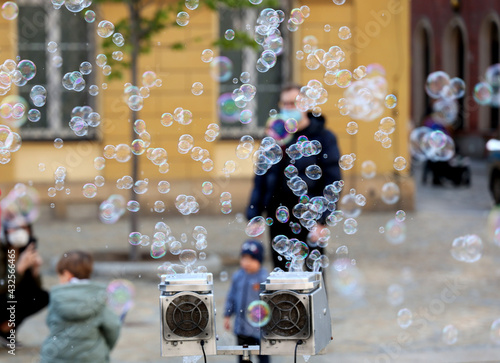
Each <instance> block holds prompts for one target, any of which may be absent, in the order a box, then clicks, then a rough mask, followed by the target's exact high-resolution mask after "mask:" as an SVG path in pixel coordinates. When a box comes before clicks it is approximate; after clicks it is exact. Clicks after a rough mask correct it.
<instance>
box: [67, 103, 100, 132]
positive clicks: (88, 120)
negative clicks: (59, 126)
mask: <svg viewBox="0 0 500 363" xmlns="http://www.w3.org/2000/svg"><path fill="white" fill-rule="evenodd" d="M100 124H101V115H100V114H99V113H97V112H95V111H94V110H93V109H92V107H90V106H76V107H74V108H73V109H72V110H71V119H70V121H69V127H70V129H71V130H73V132H74V133H75V135H76V136H86V135H87V134H88V130H89V127H97V126H99V125H100Z"/></svg>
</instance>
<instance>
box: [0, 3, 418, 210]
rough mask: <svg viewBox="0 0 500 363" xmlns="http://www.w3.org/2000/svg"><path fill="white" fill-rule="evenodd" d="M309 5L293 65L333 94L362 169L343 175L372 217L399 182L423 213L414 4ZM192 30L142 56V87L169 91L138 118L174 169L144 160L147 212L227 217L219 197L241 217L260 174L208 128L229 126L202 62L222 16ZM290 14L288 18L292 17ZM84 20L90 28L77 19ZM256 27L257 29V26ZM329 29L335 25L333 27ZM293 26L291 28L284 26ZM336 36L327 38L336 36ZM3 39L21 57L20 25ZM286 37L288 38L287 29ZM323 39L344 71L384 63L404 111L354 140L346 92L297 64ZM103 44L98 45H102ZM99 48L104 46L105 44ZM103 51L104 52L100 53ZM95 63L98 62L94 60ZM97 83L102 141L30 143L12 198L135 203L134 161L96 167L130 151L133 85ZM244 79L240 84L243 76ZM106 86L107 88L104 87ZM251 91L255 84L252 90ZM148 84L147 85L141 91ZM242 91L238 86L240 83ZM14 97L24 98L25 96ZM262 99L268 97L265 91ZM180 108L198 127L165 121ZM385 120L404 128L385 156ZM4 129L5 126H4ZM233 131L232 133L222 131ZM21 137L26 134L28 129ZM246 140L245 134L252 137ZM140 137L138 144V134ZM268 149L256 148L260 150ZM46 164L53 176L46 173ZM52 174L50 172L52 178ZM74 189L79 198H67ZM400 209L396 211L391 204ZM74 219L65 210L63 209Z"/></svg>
mask: <svg viewBox="0 0 500 363" xmlns="http://www.w3.org/2000/svg"><path fill="white" fill-rule="evenodd" d="M303 5H307V6H308V7H309V9H310V15H309V16H308V17H307V18H305V19H304V22H303V24H301V25H300V26H299V27H298V30H297V31H295V32H293V33H290V34H291V36H292V42H291V44H292V47H293V49H292V50H289V53H288V54H290V56H291V57H292V58H293V60H292V61H291V62H290V64H291V67H292V69H291V77H290V78H291V79H292V80H293V81H294V82H296V83H299V84H307V82H309V81H310V80H313V79H317V80H319V81H320V82H322V83H323V86H324V88H325V89H326V90H327V91H328V95H329V96H328V101H327V102H326V104H324V105H322V107H321V112H322V114H323V115H324V116H325V117H326V118H327V127H328V128H329V129H331V130H332V131H334V132H335V134H336V135H337V137H338V140H339V147H340V150H341V154H351V153H354V154H355V155H356V161H355V163H354V167H353V168H352V169H350V170H346V171H343V177H344V180H345V181H346V184H345V185H346V188H347V190H346V191H348V190H349V189H351V188H355V189H356V191H357V192H358V193H362V194H364V195H365V197H366V198H367V204H366V207H365V208H366V209H373V208H374V209H383V208H389V207H388V206H387V205H384V203H382V202H381V201H380V190H381V187H382V185H383V184H384V183H386V182H388V181H395V182H396V183H398V184H399V186H400V188H401V194H402V198H401V201H400V202H399V203H398V204H397V205H396V206H397V208H398V209H401V208H404V209H411V208H413V193H414V187H413V181H412V179H411V177H410V176H409V169H410V155H409V151H408V135H409V131H410V119H409V115H410V93H409V90H410V58H409V55H410V51H409V46H410V45H409V39H410V37H409V31H410V24H409V19H410V14H409V3H408V2H407V1H400V0H370V1H363V0H347V1H346V2H345V4H343V5H340V6H339V5H336V4H334V3H332V2H331V1H319V0H310V1H303V2H294V3H293V4H292V7H300V6H303ZM126 10H127V9H126V8H125V6H124V5H123V4H120V3H109V4H105V5H100V7H99V8H98V9H95V11H96V14H97V19H96V23H97V22H98V21H99V20H100V19H106V20H109V21H110V22H113V23H114V22H117V21H119V20H120V19H122V18H124V17H126V16H127V12H126ZM189 14H190V20H189V24H188V25H187V26H182V27H169V28H168V29H166V30H164V31H163V32H161V33H160V34H158V35H156V36H155V38H154V40H153V42H152V44H153V47H152V50H151V52H149V53H148V54H146V55H141V57H140V61H139V72H138V73H139V79H141V75H142V74H143V73H144V72H147V71H152V72H154V73H155V74H156V77H157V78H158V79H159V80H161V81H158V82H161V86H160V87H152V88H150V95H149V97H147V98H144V106H143V108H142V109H141V110H140V111H139V113H138V118H140V119H142V120H144V121H145V124H146V131H147V132H148V133H149V135H150V136H151V144H150V146H149V147H150V148H163V149H165V150H166V152H167V154H168V161H167V162H168V168H165V167H164V169H163V170H162V172H161V171H160V170H159V167H158V166H157V165H155V164H153V163H152V162H151V161H150V160H149V159H148V158H147V152H145V153H144V154H142V155H140V156H139V175H138V178H139V179H143V180H144V179H147V180H148V182H149V188H148V192H147V193H145V194H144V195H141V196H140V197H139V198H140V199H139V200H140V201H141V206H142V207H141V210H142V211H149V210H151V209H152V208H153V204H154V201H156V200H159V199H161V200H163V201H164V202H165V204H166V206H167V212H169V211H174V212H176V211H175V207H173V203H174V201H175V198H176V197H177V196H178V195H179V194H186V195H192V196H194V197H195V198H196V199H197V201H198V203H199V204H200V212H201V213H204V212H207V213H217V212H218V213H220V211H219V209H220V205H219V196H220V194H221V193H222V192H229V193H231V195H232V205H233V213H236V212H241V211H243V210H244V208H245V207H246V203H247V201H248V197H249V193H250V190H251V187H252V177H253V166H252V160H251V157H250V158H248V159H245V160H242V159H239V158H238V157H237V156H236V154H235V150H236V147H237V145H238V143H239V138H224V139H223V138H220V137H219V138H217V139H216V140H215V141H212V142H207V141H206V140H205V139H204V135H205V132H206V130H207V126H208V125H209V124H212V123H216V124H219V125H220V124H221V122H220V120H219V116H218V109H217V99H218V97H219V93H220V92H219V83H218V82H217V81H216V80H214V79H213V78H212V77H211V75H210V65H209V64H208V63H204V62H203V61H202V60H201V53H202V51H203V50H204V49H213V50H214V51H215V52H216V55H217V48H216V47H215V46H214V45H213V42H214V40H215V39H217V38H218V37H219V34H220V29H219V17H218V14H217V12H213V11H211V10H208V9H207V8H203V7H201V6H200V8H198V9H196V10H194V11H190V12H189ZM288 15H289V14H287V18H288ZM75 21H83V20H82V19H81V17H79V18H77V17H75ZM250 25H251V26H252V27H253V26H254V25H255V24H250ZM325 25H326V26H327V27H326V28H325ZM284 26H285V25H284V24H282V27H284ZM328 26H329V27H330V29H329V31H325V29H328ZM341 26H347V27H349V28H350V30H351V33H352V37H351V38H350V39H347V40H341V39H339V34H338V29H339V28H340V27H341ZM0 29H1V31H2V34H8V36H6V37H2V39H0V51H1V53H0V54H2V55H3V59H4V60H5V59H15V57H16V49H17V48H16V32H17V31H18V29H19V27H18V26H16V24H15V20H10V21H9V20H5V19H2V21H1V22H0ZM283 32H287V31H286V30H284V29H283ZM311 36H313V37H315V38H316V39H317V41H318V42H317V47H318V48H321V49H325V50H326V51H327V50H328V49H329V48H330V47H332V46H334V45H338V46H340V47H341V48H342V50H343V51H344V52H345V53H346V58H345V61H343V62H342V64H341V69H348V70H350V71H353V70H354V69H355V68H356V67H358V66H360V65H365V66H367V65H369V64H379V65H381V66H382V67H383V69H385V72H386V74H385V78H386V80H387V84H388V93H392V94H394V95H396V96H397V99H398V103H397V106H396V107H395V108H394V109H386V110H385V111H384V114H383V115H382V116H380V117H379V118H377V119H376V120H373V121H369V122H366V121H357V123H358V125H359V131H358V132H357V133H356V134H355V135H350V134H348V133H347V132H346V125H347V123H348V122H349V121H352V119H351V118H350V117H349V115H342V114H341V110H340V109H339V106H338V104H339V99H341V98H343V96H344V91H345V89H344V88H340V87H338V86H336V85H332V86H329V85H326V84H325V83H324V80H323V78H324V73H325V68H324V67H320V68H319V69H317V70H311V69H309V68H308V67H307V66H306V57H307V54H305V55H306V57H304V58H303V59H297V58H300V57H296V52H297V51H300V50H302V49H303V40H304V38H305V37H311ZM97 39H98V38H97ZM173 42H181V43H184V44H185V49H183V50H180V51H179V50H173V49H172V47H171V44H172V43H173ZM97 44H98V43H97ZM97 52H99V49H98V48H97V49H96V54H97ZM89 61H90V62H91V63H94V59H92V60H90V59H89ZM94 70H95V72H96V75H95V77H96V79H95V81H96V84H97V85H100V91H99V95H98V96H96V97H95V98H94V99H93V102H94V111H97V112H99V114H100V115H101V119H102V122H101V125H100V126H99V127H98V129H97V135H96V137H95V138H93V139H90V140H71V141H70V140H67V141H66V140H65V142H64V146H63V147H62V148H59V149H58V148H55V147H54V143H53V139H47V140H45V141H43V140H33V141H24V142H23V144H22V147H21V148H20V150H19V151H17V152H15V153H13V154H12V158H11V160H10V161H9V162H8V163H6V164H3V165H0V187H1V189H2V190H3V191H7V190H8V189H10V187H12V186H13V185H14V184H15V183H16V182H24V183H32V184H33V185H34V186H35V187H37V188H38V189H39V190H40V194H41V197H42V199H43V200H44V201H46V202H49V203H51V202H53V203H55V210H57V209H58V205H66V204H71V203H73V202H78V203H81V202H86V203H96V204H97V203H98V202H100V201H102V200H104V199H106V198H107V197H108V196H109V195H110V194H113V193H119V194H123V195H124V196H126V197H128V194H129V191H127V190H118V189H117V187H116V181H117V180H118V179H120V178H122V177H123V176H125V175H130V174H131V168H132V166H131V165H132V163H131V161H128V162H123V163H122V162H118V161H117V160H114V159H106V166H105V167H104V168H103V169H102V170H96V168H95V167H94V159H95V158H96V157H100V156H103V152H104V148H105V147H106V146H107V145H114V146H116V145H119V144H128V145H130V143H131V141H132V138H131V130H132V122H133V121H134V120H131V119H130V109H129V107H128V105H127V104H126V103H125V101H124V86H125V84H126V83H127V82H129V81H130V79H129V78H128V77H127V75H126V77H125V78H123V79H121V80H112V81H107V80H106V79H105V77H104V76H103V74H102V72H101V70H100V69H99V68H98V67H94ZM238 76H239V75H237V74H235V75H233V77H238ZM195 82H201V83H202V84H203V86H204V89H203V93H202V94H201V95H199V96H195V95H194V94H193V93H192V91H191V87H192V85H193V83H195ZM103 83H106V85H105V86H104V87H103V86H102V84H103ZM250 83H251V82H250ZM138 86H140V85H138ZM235 87H237V85H235ZM11 92H14V93H15V92H16V90H15V88H13V89H12V90H11ZM257 92H259V89H257ZM178 107H182V108H183V109H185V110H189V111H191V113H192V122H191V123H189V124H188V125H181V124H179V123H177V122H175V121H174V122H173V124H172V125H171V126H167V127H166V126H163V125H162V123H161V117H162V115H163V114H164V113H173V112H174V110H175V109H176V108H178ZM384 116H391V117H393V118H394V120H395V121H396V130H395V132H394V133H393V134H392V135H390V136H391V141H392V146H391V147H388V148H384V147H383V146H382V145H381V143H380V142H376V141H375V140H374V134H375V132H376V131H377V130H378V127H379V121H380V119H381V118H382V117H384ZM0 123H1V122H0ZM221 126H222V127H223V125H221ZM20 134H21V136H22V135H23V131H22V130H21V131H20ZM181 135H191V136H192V137H193V139H194V146H199V147H201V148H203V149H206V150H207V151H208V153H209V157H210V159H211V160H213V163H214V166H213V169H212V170H210V171H205V170H204V168H203V166H202V164H201V163H200V162H199V161H195V160H193V159H192V158H191V156H190V153H188V154H181V153H180V152H179V151H178V141H179V137H180V136H181ZM242 135H244V133H242ZM136 137H137V136H136ZM259 141H260V140H258V139H257V138H256V140H255V149H256V148H258V144H259ZM398 156H402V157H404V158H405V159H406V160H407V161H408V166H407V167H406V169H405V170H403V171H400V172H397V171H396V170H395V169H394V166H393V163H394V159H395V158H396V157H398ZM228 160H232V161H234V162H235V165H236V169H235V171H234V172H233V173H231V174H230V175H229V176H227V175H226V174H225V173H224V172H223V168H224V165H225V163H226V162H227V161H228ZM365 160H372V161H373V162H375V164H376V166H377V175H376V176H375V177H374V178H372V179H364V178H363V177H362V176H361V164H362V162H363V161H365ZM40 164H43V165H44V168H41V167H40ZM59 166H64V167H65V168H66V170H67V177H66V181H65V186H64V190H61V191H58V192H57V195H56V196H55V197H49V196H48V194H47V190H48V188H50V187H51V186H54V171H55V170H56V169H57V167H59ZM42 169H43V170H42ZM97 175H102V176H103V177H104V178H105V181H106V182H105V185H104V186H103V187H100V188H99V189H98V193H97V196H96V197H95V198H93V199H87V198H84V197H83V195H82V186H83V185H84V184H86V183H92V182H94V178H95V176H97ZM161 180H163V181H168V182H169V183H170V186H171V190H170V192H168V193H167V194H160V193H159V192H158V191H157V184H158V182H159V181H161ZM204 181H210V182H212V184H213V185H214V191H213V193H212V194H211V195H204V194H203V193H202V191H201V185H202V183H203V182H204ZM67 188H69V190H66V189H67ZM390 207H391V208H393V207H394V206H390ZM61 211H62V213H60V214H64V213H63V212H64V208H63V207H61Z"/></svg>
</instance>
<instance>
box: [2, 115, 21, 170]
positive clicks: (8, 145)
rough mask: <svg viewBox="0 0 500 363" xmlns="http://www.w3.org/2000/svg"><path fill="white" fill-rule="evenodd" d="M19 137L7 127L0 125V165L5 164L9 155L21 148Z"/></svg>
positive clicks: (8, 159) (9, 157)
mask: <svg viewBox="0 0 500 363" xmlns="http://www.w3.org/2000/svg"><path fill="white" fill-rule="evenodd" d="M21 144H22V140H21V136H19V134H18V133H17V132H14V131H12V130H11V129H10V127H9V126H7V125H0V164H7V163H8V162H9V161H10V159H11V153H14V152H16V151H18V150H19V149H20V148H21Z"/></svg>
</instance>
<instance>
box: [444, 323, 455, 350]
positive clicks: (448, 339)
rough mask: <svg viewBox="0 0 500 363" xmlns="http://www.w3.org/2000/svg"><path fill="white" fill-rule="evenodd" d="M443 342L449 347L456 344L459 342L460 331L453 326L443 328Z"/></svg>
mask: <svg viewBox="0 0 500 363" xmlns="http://www.w3.org/2000/svg"><path fill="white" fill-rule="evenodd" d="M441 340H442V341H443V343H445V344H447V345H453V344H455V343H456V342H457V340H458V329H457V328H456V327H455V326H454V325H452V324H449V325H446V326H445V327H444V328H443V332H442V335H441Z"/></svg>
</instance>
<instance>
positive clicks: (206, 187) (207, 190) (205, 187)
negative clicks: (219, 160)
mask: <svg viewBox="0 0 500 363" xmlns="http://www.w3.org/2000/svg"><path fill="white" fill-rule="evenodd" d="M213 190H214V186H213V185H212V183H211V182H209V181H206V182H203V184H202V185H201V192H202V193H203V194H205V195H210V194H212V192H213Z"/></svg>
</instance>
